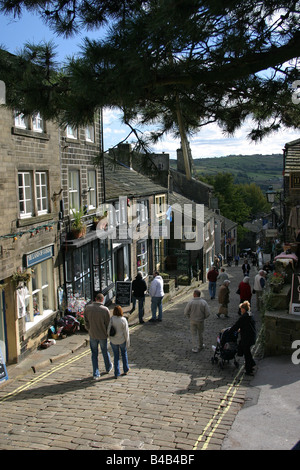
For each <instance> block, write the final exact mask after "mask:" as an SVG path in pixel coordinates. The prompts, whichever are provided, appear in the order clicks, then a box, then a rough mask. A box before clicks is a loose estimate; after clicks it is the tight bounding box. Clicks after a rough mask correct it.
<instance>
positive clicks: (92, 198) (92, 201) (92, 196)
mask: <svg viewBox="0 0 300 470" xmlns="http://www.w3.org/2000/svg"><path fill="white" fill-rule="evenodd" d="M87 176H88V188H89V192H88V201H87V203H88V208H89V209H95V207H96V206H97V204H96V172H95V171H92V170H91V171H88V175H87Z"/></svg>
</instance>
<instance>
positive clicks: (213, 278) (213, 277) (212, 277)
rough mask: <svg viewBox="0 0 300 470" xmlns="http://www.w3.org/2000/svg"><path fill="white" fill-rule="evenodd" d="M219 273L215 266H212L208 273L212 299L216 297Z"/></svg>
mask: <svg viewBox="0 0 300 470" xmlns="http://www.w3.org/2000/svg"><path fill="white" fill-rule="evenodd" d="M218 275H219V273H218V271H217V269H216V267H215V266H212V267H211V269H210V270H209V271H208V273H207V280H208V291H209V295H210V298H211V299H214V298H215V297H216V285H217V278H218Z"/></svg>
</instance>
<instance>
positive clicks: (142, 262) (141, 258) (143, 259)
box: [137, 240, 148, 277]
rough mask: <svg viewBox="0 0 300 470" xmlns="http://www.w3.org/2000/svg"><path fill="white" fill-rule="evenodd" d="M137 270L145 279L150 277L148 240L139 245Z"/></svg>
mask: <svg viewBox="0 0 300 470" xmlns="http://www.w3.org/2000/svg"><path fill="white" fill-rule="evenodd" d="M137 270H138V271H139V272H141V273H142V275H143V277H146V276H147V275H148V252H147V240H144V241H142V242H138V243H137Z"/></svg>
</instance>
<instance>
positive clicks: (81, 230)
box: [71, 209, 86, 238]
mask: <svg viewBox="0 0 300 470" xmlns="http://www.w3.org/2000/svg"><path fill="white" fill-rule="evenodd" d="M72 214H73V219H72V225H71V232H72V235H73V237H74V238H81V237H84V236H85V234H86V225H85V223H84V222H83V220H82V217H83V215H84V212H83V210H82V209H79V210H78V211H77V210H76V209H72Z"/></svg>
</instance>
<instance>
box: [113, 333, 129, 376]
mask: <svg viewBox="0 0 300 470" xmlns="http://www.w3.org/2000/svg"><path fill="white" fill-rule="evenodd" d="M110 345H111V349H112V350H113V353H114V368H115V377H118V376H119V375H120V374H121V372H120V365H119V360H120V354H119V353H120V350H121V356H122V362H123V372H124V374H127V372H128V371H129V366H128V357H127V348H126V341H125V342H124V343H122V344H113V343H112V342H111V343H110Z"/></svg>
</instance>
